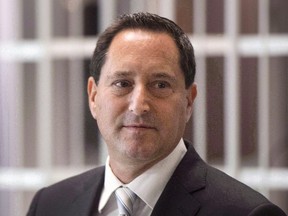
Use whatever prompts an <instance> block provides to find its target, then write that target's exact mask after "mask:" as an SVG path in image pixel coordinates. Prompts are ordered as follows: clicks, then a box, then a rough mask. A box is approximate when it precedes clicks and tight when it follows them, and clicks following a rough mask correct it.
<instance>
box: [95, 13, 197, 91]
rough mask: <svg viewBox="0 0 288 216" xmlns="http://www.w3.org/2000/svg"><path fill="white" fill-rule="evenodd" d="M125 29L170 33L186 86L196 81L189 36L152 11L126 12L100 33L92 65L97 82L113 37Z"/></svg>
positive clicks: (171, 22)
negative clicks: (177, 53) (151, 12)
mask: <svg viewBox="0 0 288 216" xmlns="http://www.w3.org/2000/svg"><path fill="white" fill-rule="evenodd" d="M125 29H142V30H147V31H152V32H158V33H159V32H163V33H166V34H169V35H170V36H171V37H172V38H173V40H174V41H175V43H176V46H177V48H178V51H179V56H180V58H179V64H180V67H181V69H182V72H183V73H184V77H185V85H186V88H188V87H189V86H190V85H191V84H192V83H193V82H194V77H195V71H196V64H195V57H194V50H193V46H192V45H191V43H190V41H189V38H188V37H187V35H186V34H185V33H184V32H183V30H182V29H181V28H180V27H179V26H178V25H176V24H175V23H174V22H173V21H171V20H169V19H166V18H164V17H160V16H158V15H155V14H150V13H135V14H125V15H123V16H121V17H120V18H119V19H118V20H116V21H115V22H114V23H113V24H112V25H111V26H110V27H108V28H107V29H106V30H105V31H104V32H103V34H101V35H100V37H99V39H98V42H97V46H96V48H95V51H94V54H93V57H92V61H91V65H90V73H91V75H92V76H93V77H94V79H95V81H96V82H98V80H99V77H100V73H101V68H102V66H103V64H104V63H105V60H106V54H107V52H108V49H109V47H110V44H111V42H112V40H113V38H114V37H115V36H116V35H117V34H118V33H119V32H121V31H123V30H125Z"/></svg>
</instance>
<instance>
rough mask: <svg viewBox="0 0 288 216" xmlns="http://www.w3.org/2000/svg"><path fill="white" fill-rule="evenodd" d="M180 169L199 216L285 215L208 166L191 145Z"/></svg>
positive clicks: (260, 196)
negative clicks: (230, 215)
mask: <svg viewBox="0 0 288 216" xmlns="http://www.w3.org/2000/svg"><path fill="white" fill-rule="evenodd" d="M190 145H191V144H190ZM180 166H182V167H180V168H178V170H181V175H182V178H181V182H182V183H183V185H184V186H185V187H186V188H188V190H190V194H191V195H192V196H193V198H194V199H196V200H197V202H198V203H199V204H200V206H201V210H200V212H203V214H200V215H227V214H228V215H229V214H232V213H233V215H235V216H236V215H239V216H240V215H251V216H252V215H253V216H254V215H255V216H256V215H261V213H262V215H266V214H263V212H264V213H265V212H271V213H269V214H267V215H271V216H272V215H279V216H280V215H283V216H284V215H285V213H284V212H283V211H282V210H281V209H279V208H278V207H277V206H276V205H274V204H272V203H271V202H270V201H269V200H268V199H267V198H265V197H264V196H263V195H262V194H260V193H259V192H257V191H256V190H254V189H252V188H251V187H249V186H247V185H245V184H243V183H242V182H240V181H238V180H236V179H235V178H232V177H231V176H229V175H227V174H226V173H224V172H222V171H221V170H219V169H216V168H214V167H212V166H210V165H208V164H207V163H206V162H204V161H203V160H202V159H201V158H200V157H199V155H198V154H197V153H196V152H195V150H194V148H193V147H192V146H189V147H188V152H187V154H186V158H184V159H183V163H182V165H180ZM178 175H179V173H178ZM188 179H189V180H188ZM195 185H198V188H196V187H195ZM273 212H274V213H273Z"/></svg>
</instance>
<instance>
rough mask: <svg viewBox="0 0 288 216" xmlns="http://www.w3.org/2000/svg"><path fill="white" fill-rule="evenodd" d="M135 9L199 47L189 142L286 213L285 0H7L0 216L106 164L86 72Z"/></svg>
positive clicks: (2, 1)
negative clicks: (107, 35) (116, 25)
mask: <svg viewBox="0 0 288 216" xmlns="http://www.w3.org/2000/svg"><path fill="white" fill-rule="evenodd" d="M137 11H149V12H152V13H157V14H159V15H161V16H165V17H167V18H170V19H172V20H174V21H175V22H176V23H177V24H179V25H180V26H181V27H182V28H183V29H184V31H185V32H186V33H187V34H188V35H189V37H190V39H191V41H192V44H193V45H194V47H195V52H196V61H197V75H196V81H197V83H198V88H199V95H198V98H197V100H196V103H195V109H194V114H193V117H192V119H191V121H190V122H189V124H188V127H187V130H186V134H185V137H186V138H187V139H189V140H191V141H192V142H193V143H194V146H195V148H196V149H197V150H198V152H199V153H200V155H201V156H202V157H203V158H204V159H205V160H206V161H207V162H208V163H210V164H212V165H214V166H216V167H218V168H219V169H221V170H224V171H225V172H227V173H228V174H230V175H231V176H234V177H235V178H237V179H239V180H240V181H243V182H245V183H246V184H248V185H250V186H251V187H253V188H255V189H256V190H258V191H260V192H261V193H263V194H264V195H265V196H267V197H268V198H269V199H271V200H272V201H273V202H274V203H276V204H277V205H279V206H280V207H281V208H283V209H284V210H285V211H286V213H288V132H287V128H288V107H287V104H288V87H287V84H288V71H287V68H288V23H287V22H288V13H287V11H288V1H287V0H177V1H176V0H9V1H7V0H0V215H1V216H2V215H3V216H22V215H25V214H26V212H27V209H28V206H29V204H30V202H31V199H32V197H33V195H34V194H35V192H36V191H37V190H39V189H40V188H42V187H44V186H47V185H50V184H52V183H54V182H56V181H59V180H61V179H64V178H67V177H68V176H71V175H74V174H77V173H80V172H82V171H85V170H88V169H90V168H92V167H95V166H98V165H101V164H103V162H104V161H105V158H106V156H107V153H106V149H105V145H104V144H103V142H102V140H101V137H100V135H99V133H98V129H97V126H96V124H95V122H94V120H93V119H92V117H91V115H90V112H89V110H88V105H87V96H86V81H87V78H88V76H89V73H88V65H89V61H90V57H91V55H92V52H93V49H94V48H95V44H96V41H97V35H98V34H99V33H100V32H102V31H103V30H104V29H105V28H106V27H107V26H108V25H109V24H110V23H111V21H112V20H113V19H114V18H116V17H117V16H118V15H121V14H123V13H126V12H137Z"/></svg>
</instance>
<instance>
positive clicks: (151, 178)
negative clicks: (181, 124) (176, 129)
mask: <svg viewBox="0 0 288 216" xmlns="http://www.w3.org/2000/svg"><path fill="white" fill-rule="evenodd" d="M186 151H187V149H186V146H185V144H184V141H183V139H181V140H180V142H179V144H178V145H177V146H176V148H175V149H174V150H173V151H172V152H171V153H170V154H169V155H168V156H167V157H166V158H164V159H163V160H161V161H160V162H158V163H157V164H155V165H154V166H152V167H151V168H149V169H148V170H146V171H145V172H144V173H142V174H141V175H140V176H138V177H137V178H135V179H134V180H133V181H132V182H130V183H129V184H123V183H122V182H121V181H120V180H119V179H118V178H117V177H116V176H115V175H114V173H113V172H112V170H111V168H110V166H109V156H108V158H107V160H106V165H105V180H104V188H103V191H102V194H101V197H100V202H99V208H98V212H97V214H96V215H99V216H100V215H101V216H102V215H103V216H104V215H105V216H117V215H118V207H117V201H116V198H115V194H114V191H115V190H116V189H117V188H118V187H120V186H122V185H124V186H126V187H129V188H130V190H132V191H133V192H134V193H135V194H136V195H137V198H136V200H135V203H134V205H133V215H137V216H148V215H150V214H151V212H152V210H153V208H154V206H155V204H156V202H157V201H158V199H159V197H160V195H161V193H162V191H163V190H164V188H165V186H166V184H167V182H168V181H169V179H170V177H171V176H172V174H173V172H174V170H175V169H176V167H177V165H178V164H179V163H180V161H181V159H182V158H183V156H184V155H185V153H186Z"/></svg>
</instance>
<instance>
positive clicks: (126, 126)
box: [123, 124, 155, 129]
mask: <svg viewBox="0 0 288 216" xmlns="http://www.w3.org/2000/svg"><path fill="white" fill-rule="evenodd" d="M123 127H125V128H131V129H155V127H153V126H151V125H146V124H128V125H124V126H123Z"/></svg>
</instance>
